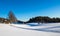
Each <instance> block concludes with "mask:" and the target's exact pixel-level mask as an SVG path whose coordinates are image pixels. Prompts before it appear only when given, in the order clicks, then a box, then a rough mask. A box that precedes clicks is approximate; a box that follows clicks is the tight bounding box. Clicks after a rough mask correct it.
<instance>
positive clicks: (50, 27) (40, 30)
mask: <svg viewBox="0 0 60 36" xmlns="http://www.w3.org/2000/svg"><path fill="white" fill-rule="evenodd" d="M37 25H38V24H37ZM0 36H60V23H45V24H39V25H38V26H30V25H27V24H3V23H0Z"/></svg>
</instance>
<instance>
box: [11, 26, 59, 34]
mask: <svg viewBox="0 0 60 36" xmlns="http://www.w3.org/2000/svg"><path fill="white" fill-rule="evenodd" d="M11 26H13V25H11ZM13 27H16V28H21V29H26V30H35V31H44V32H54V33H60V31H57V30H48V29H49V28H60V26H55V27H49V28H44V29H32V28H23V27H17V26H13Z"/></svg>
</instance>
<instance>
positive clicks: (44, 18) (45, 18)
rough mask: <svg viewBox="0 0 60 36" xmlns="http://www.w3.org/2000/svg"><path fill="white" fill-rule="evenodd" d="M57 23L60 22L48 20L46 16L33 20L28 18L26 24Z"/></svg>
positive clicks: (58, 20) (54, 19)
mask: <svg viewBox="0 0 60 36" xmlns="http://www.w3.org/2000/svg"><path fill="white" fill-rule="evenodd" d="M31 22H34V23H57V22H60V18H50V17H48V16H44V17H43V16H38V17H34V18H30V20H29V21H28V22H27V23H31Z"/></svg>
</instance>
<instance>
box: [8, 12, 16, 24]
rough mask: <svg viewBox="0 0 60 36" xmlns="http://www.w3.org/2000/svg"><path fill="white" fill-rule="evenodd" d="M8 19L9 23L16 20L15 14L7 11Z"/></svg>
mask: <svg viewBox="0 0 60 36" xmlns="http://www.w3.org/2000/svg"><path fill="white" fill-rule="evenodd" d="M8 19H9V20H10V22H11V23H13V22H17V19H16V17H15V15H14V14H13V12H12V11H10V12H9V14H8Z"/></svg>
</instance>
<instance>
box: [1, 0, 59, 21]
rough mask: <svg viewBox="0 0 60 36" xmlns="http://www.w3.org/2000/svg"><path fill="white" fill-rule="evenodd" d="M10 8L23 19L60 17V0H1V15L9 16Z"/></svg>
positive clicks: (18, 17) (19, 18)
mask: <svg viewBox="0 0 60 36" xmlns="http://www.w3.org/2000/svg"><path fill="white" fill-rule="evenodd" d="M10 10H12V11H13V13H14V14H15V16H16V17H17V19H18V20H21V21H27V20H29V19H30V18H32V17H35V16H49V17H60V0H0V17H4V18H7V17H8V13H9V11H10Z"/></svg>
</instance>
